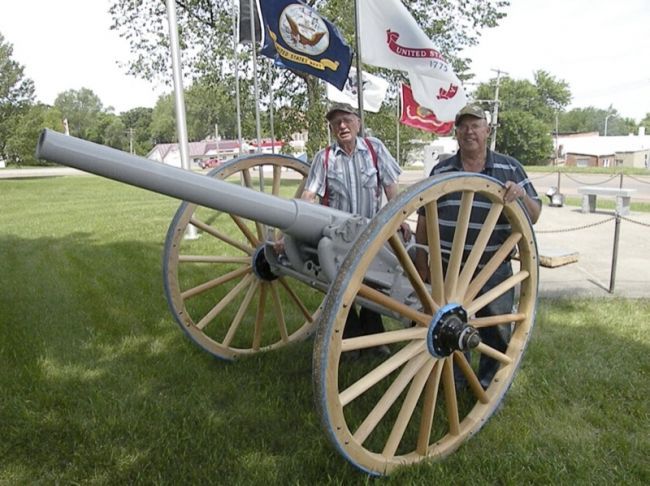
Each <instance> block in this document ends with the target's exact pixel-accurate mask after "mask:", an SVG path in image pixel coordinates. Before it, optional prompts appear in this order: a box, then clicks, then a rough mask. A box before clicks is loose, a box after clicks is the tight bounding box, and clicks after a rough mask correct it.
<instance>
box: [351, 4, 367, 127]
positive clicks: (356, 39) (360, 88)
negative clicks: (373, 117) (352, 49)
mask: <svg viewBox="0 0 650 486" xmlns="http://www.w3.org/2000/svg"><path fill="white" fill-rule="evenodd" d="M354 42H355V43H356V48H357V97H358V99H359V102H358V103H359V117H360V118H361V135H362V136H363V134H364V132H365V124H364V117H363V71H362V70H361V40H360V36H359V1H358V0H354Z"/></svg>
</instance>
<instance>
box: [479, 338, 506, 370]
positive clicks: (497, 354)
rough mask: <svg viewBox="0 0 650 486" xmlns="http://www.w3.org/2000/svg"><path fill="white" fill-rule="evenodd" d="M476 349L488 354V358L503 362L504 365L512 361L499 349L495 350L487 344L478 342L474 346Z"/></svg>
mask: <svg viewBox="0 0 650 486" xmlns="http://www.w3.org/2000/svg"><path fill="white" fill-rule="evenodd" d="M474 349H476V351H478V352H479V353H483V354H484V355H486V356H489V357H490V358H494V359H496V360H497V361H498V362H499V363H503V364H505V365H509V364H510V363H512V359H510V358H509V357H508V355H506V354H503V353H502V352H501V351H497V350H496V349H494V348H491V347H490V346H488V345H487V344H484V343H480V344H479V345H478V346H476V348H474Z"/></svg>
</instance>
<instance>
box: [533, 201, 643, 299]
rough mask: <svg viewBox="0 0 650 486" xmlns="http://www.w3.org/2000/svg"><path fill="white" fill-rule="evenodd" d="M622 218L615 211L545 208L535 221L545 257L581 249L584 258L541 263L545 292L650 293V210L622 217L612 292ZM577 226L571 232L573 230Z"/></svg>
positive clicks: (541, 286)
mask: <svg viewBox="0 0 650 486" xmlns="http://www.w3.org/2000/svg"><path fill="white" fill-rule="evenodd" d="M615 227H616V220H615V214H614V212H613V211H598V212H595V213H582V212H580V208H577V207H571V206H568V207H561V208H556V207H548V206H546V207H544V209H543V211H542V215H541V216H540V219H539V221H538V222H537V224H536V225H535V232H536V236H537V245H538V249H539V254H540V256H543V255H548V254H551V255H552V254H555V253H557V252H560V253H573V252H578V261H577V262H575V263H569V264H567V265H564V266H560V267H555V268H546V267H542V266H540V278H539V296H540V297H612V296H618V297H631V298H648V297H650V249H649V248H648V239H649V238H648V237H650V214H649V213H636V212H632V213H630V214H629V215H627V216H625V217H621V219H620V227H619V243H618V258H617V265H616V270H615V279H614V292H613V293H609V288H610V277H611V273H612V260H613V248H614V234H615ZM568 230H571V231H568Z"/></svg>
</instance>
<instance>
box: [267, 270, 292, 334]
mask: <svg viewBox="0 0 650 486" xmlns="http://www.w3.org/2000/svg"><path fill="white" fill-rule="evenodd" d="M271 295H272V296H273V303H274V304H275V312H276V314H277V319H278V330H279V331H280V338H281V339H282V341H283V342H287V341H288V340H289V334H288V333H287V323H286V321H285V320H284V311H283V310H282V302H281V301H280V293H279V292H278V283H277V281H273V282H271Z"/></svg>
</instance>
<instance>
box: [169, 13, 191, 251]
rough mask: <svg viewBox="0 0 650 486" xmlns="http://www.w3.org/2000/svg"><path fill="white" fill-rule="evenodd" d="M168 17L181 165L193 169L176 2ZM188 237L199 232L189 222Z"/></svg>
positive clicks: (186, 233) (186, 234) (186, 235)
mask: <svg viewBox="0 0 650 486" xmlns="http://www.w3.org/2000/svg"><path fill="white" fill-rule="evenodd" d="M167 19H168V22H169V43H170V45H171V51H172V52H171V54H172V69H173V72H174V99H175V107H176V133H177V136H178V148H179V150H180V155H181V166H182V167H183V169H185V170H191V167H190V155H189V148H188V147H189V144H188V140H187V122H186V120H185V98H184V93H183V75H182V73H181V55H180V48H179V42H178V21H177V19H176V2H175V0H167ZM185 238H186V239H196V238H198V234H197V231H196V227H195V226H194V225H191V224H188V225H187V230H186V232H185Z"/></svg>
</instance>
